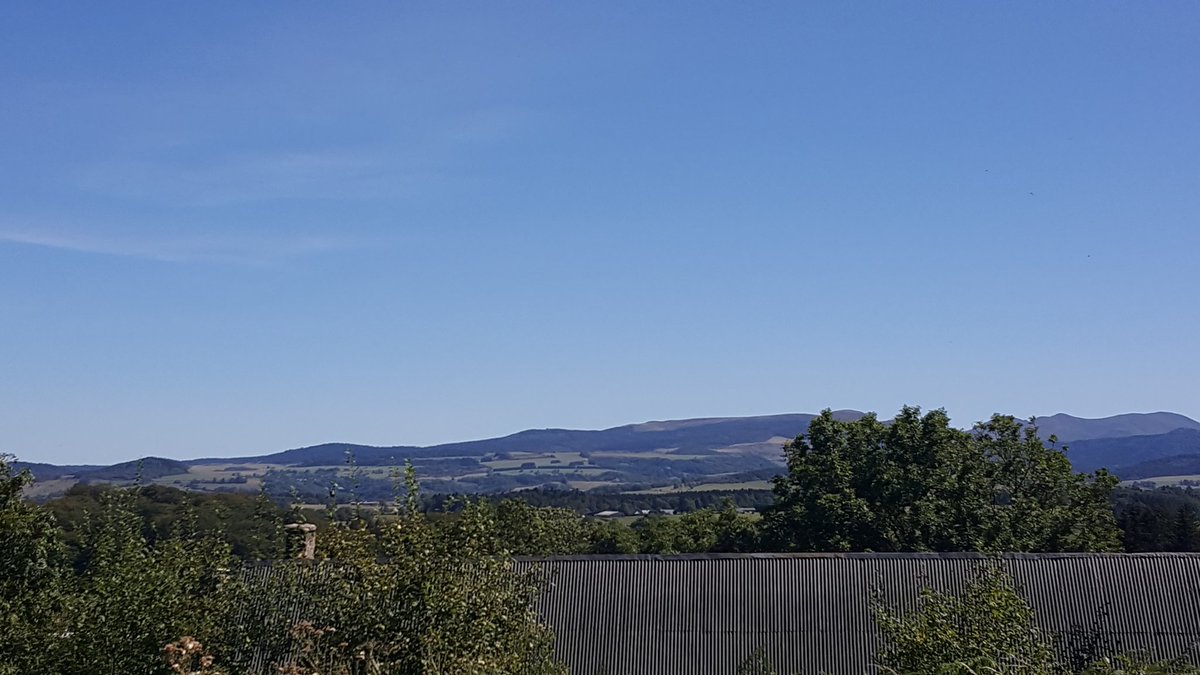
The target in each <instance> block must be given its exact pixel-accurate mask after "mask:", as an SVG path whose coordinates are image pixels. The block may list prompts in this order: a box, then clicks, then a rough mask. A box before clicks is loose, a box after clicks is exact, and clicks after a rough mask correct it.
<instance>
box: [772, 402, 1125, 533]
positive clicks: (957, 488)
mask: <svg viewBox="0 0 1200 675" xmlns="http://www.w3.org/2000/svg"><path fill="white" fill-rule="evenodd" d="M785 452H786V454H787V460H788V473H787V475H786V476H780V477H778V478H776V479H775V496H776V502H775V504H774V505H773V506H772V507H770V508H769V509H767V511H766V513H765V520H764V525H763V526H764V538H765V540H766V542H767V545H768V546H770V547H773V548H774V549H775V550H799V551H1111V550H1117V549H1118V546H1119V542H1118V531H1117V528H1116V525H1115V523H1114V521H1113V515H1112V510H1111V507H1110V506H1109V495H1110V493H1111V492H1112V490H1113V488H1114V487H1115V486H1116V479H1115V478H1113V477H1112V476H1111V475H1109V474H1108V473H1107V472H1105V471H1103V470H1101V471H1098V472H1096V473H1095V474H1091V475H1085V474H1077V473H1073V472H1072V471H1071V466H1070V463H1069V462H1068V461H1067V459H1066V457H1065V456H1064V454H1063V452H1062V451H1060V450H1056V449H1053V448H1047V447H1045V446H1044V445H1043V444H1042V442H1041V440H1040V439H1039V438H1038V436H1037V429H1036V427H1035V426H1034V425H1032V424H1029V425H1027V426H1024V427H1022V425H1021V424H1020V423H1018V422H1017V421H1016V420H1014V419H1013V418H1012V417H1008V416H1002V415H995V416H993V417H992V419H991V420H989V421H988V422H986V423H981V424H979V425H976V427H975V429H974V430H973V431H972V432H963V431H960V430H957V429H954V428H953V427H951V426H950V420H949V417H947V415H946V413H945V411H943V410H935V411H932V412H929V413H926V414H924V415H922V414H921V412H920V410H919V409H918V408H913V407H905V408H903V409H902V410H901V411H900V414H899V415H897V417H896V419H895V420H893V421H892V422H891V423H888V424H885V423H883V422H880V421H879V420H878V419H877V418H876V417H875V415H873V414H870V415H866V416H864V417H862V418H861V419H858V420H855V421H852V422H845V421H839V420H837V419H835V418H834V416H833V414H832V413H831V412H830V411H828V410H826V411H824V412H823V413H822V414H821V415H820V416H819V417H817V418H816V419H814V420H813V421H812V423H811V425H810V426H809V429H808V433H807V435H804V436H800V437H798V438H796V440H794V441H793V442H791V443H790V444H788V445H787V446H786V448H785Z"/></svg>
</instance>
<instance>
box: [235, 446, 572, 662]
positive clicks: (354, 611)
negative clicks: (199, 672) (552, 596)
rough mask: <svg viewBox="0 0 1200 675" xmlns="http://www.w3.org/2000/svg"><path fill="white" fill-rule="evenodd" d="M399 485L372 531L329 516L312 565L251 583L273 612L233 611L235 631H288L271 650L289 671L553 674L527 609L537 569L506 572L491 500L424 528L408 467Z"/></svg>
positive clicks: (544, 641) (281, 568)
mask: <svg viewBox="0 0 1200 675" xmlns="http://www.w3.org/2000/svg"><path fill="white" fill-rule="evenodd" d="M406 483H407V485H406V490H405V493H404V498H403V500H399V499H398V500H397V503H396V505H395V506H396V510H397V511H398V515H397V516H396V517H395V518H394V519H390V520H387V521H381V522H380V526H379V529H378V533H375V532H372V531H371V529H369V528H368V527H366V524H365V523H363V522H361V521H349V522H339V523H336V524H335V525H334V526H332V527H330V528H329V529H327V530H325V531H324V532H323V533H322V534H321V538H320V544H319V545H318V549H317V550H318V554H319V556H320V557H321V558H322V559H323V562H321V563H319V564H316V565H315V566H314V565H312V564H304V563H295V564H293V565H290V566H289V565H277V566H276V567H277V569H275V570H273V571H272V572H273V573H272V575H271V576H270V577H269V578H268V579H267V584H268V587H267V588H266V589H264V590H263V592H265V593H266V594H267V595H269V596H270V597H272V598H273V599H274V600H273V603H272V607H275V608H276V609H275V610H273V611H272V610H268V611H266V612H259V613H257V614H254V613H251V614H247V615H245V616H243V617H240V619H239V620H240V621H241V622H243V623H244V625H243V626H242V627H241V628H240V629H239V630H240V632H244V633H254V634H266V635H274V636H279V635H284V634H287V635H289V640H285V641H282V642H278V643H276V644H275V645H272V646H271V647H272V648H273V654H274V660H275V661H276V663H277V664H278V665H279V666H280V667H281V668H284V669H291V672H312V673H317V672H321V673H327V672H347V673H368V672H386V673H393V674H397V675H401V674H405V673H412V674H414V675H415V674H417V673H445V674H451V673H455V674H457V673H463V674H479V675H484V674H500V673H552V672H558V667H557V666H556V665H555V664H554V663H553V661H552V659H551V656H550V654H551V646H552V639H553V635H552V634H551V633H550V631H549V630H548V629H547V628H546V627H545V626H543V625H542V624H541V623H540V621H539V619H538V617H537V615H536V614H535V612H534V610H533V600H534V598H535V596H536V594H537V592H538V591H539V588H540V583H539V578H538V576H537V573H536V572H527V573H522V572H517V571H514V569H513V567H512V562H511V558H510V555H509V551H508V550H507V549H506V548H505V547H504V546H502V544H501V542H500V539H499V538H498V537H497V526H498V521H497V516H496V513H495V512H494V511H493V509H492V508H491V507H490V506H489V505H487V504H483V503H478V502H473V503H468V504H465V505H463V507H462V508H461V509H459V511H458V512H457V514H456V517H454V518H449V519H445V520H444V522H442V523H441V524H440V525H438V526H435V525H434V523H433V522H431V520H430V519H429V518H428V517H427V516H426V515H425V514H423V513H421V511H420V508H419V495H418V493H417V486H416V481H415V478H413V474H412V470H411V467H410V469H409V472H408V476H407V481H406ZM512 516H513V514H510V515H509V517H512ZM556 520H557V519H556V518H555V517H554V516H550V517H548V518H547V521H548V522H550V523H551V524H552V525H553V524H555V521H556ZM553 530H554V528H553V527H551V528H550V531H553ZM545 533H546V531H545V530H543V534H545ZM546 536H547V537H548V539H547V541H551V542H553V541H554V537H555V536H557V535H555V534H547V535H546ZM535 539H536V538H531V539H530V541H534V540H535ZM534 543H535V544H537V545H542V544H543V543H545V542H536V541H534ZM377 552H380V553H382V556H383V557H382V558H381V557H380V556H379V555H377ZM297 611H298V612H299V616H301V617H302V618H303V620H304V621H305V622H307V623H306V624H301V625H300V628H301V629H302V630H297V624H295V623H294V616H296V614H295V613H296V612H297ZM330 663H336V664H341V665H340V666H338V667H337V668H331V667H330V666H329V664H330ZM322 664H324V665H322ZM355 664H357V665H355ZM338 668H341V669H342V670H338ZM285 672H287V671H286V670H285Z"/></svg>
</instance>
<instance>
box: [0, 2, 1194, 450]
mask: <svg viewBox="0 0 1200 675" xmlns="http://www.w3.org/2000/svg"><path fill="white" fill-rule="evenodd" d="M1198 33H1200V6H1198V5H1196V4H1194V3H1185V2H1163V3H1154V4H1138V5H1115V4H1108V5H1105V4H1099V5H1098V4H1094V3H1083V2H1063V3H1055V4H1053V5H1046V4H1043V3H1035V2H1015V3H1006V4H1003V5H982V4H972V5H955V4H949V3H947V4H920V5H915V4H909V5H903V6H901V5H888V4H885V3H877V4H871V5H859V6H856V7H851V6H841V5H833V4H830V5H824V6H822V5H818V4H807V3H806V4H803V5H771V6H736V7H735V6H731V5H722V4H717V3H699V4H694V5H690V6H689V10H688V11H687V12H686V13H685V12H682V11H679V9H678V7H677V6H676V7H672V6H666V5H662V6H647V5H644V4H639V3H631V2H613V3H604V4H603V5H591V6H589V5H579V4H566V5H556V4H530V5H523V6H519V7H501V6H494V5H483V4H479V5H459V6H443V5H435V4H419V3H417V4H405V5H403V6H400V5H392V4H385V3H367V4H363V5H356V6H354V7H344V6H328V5H318V4H295V3H270V2H267V3H261V4H254V5H245V4H239V3H229V2H224V3H223V2H214V3H206V4H204V5H195V6H189V5H155V4H146V5H141V6H136V7H135V6H123V7H120V8H117V7H111V6H102V5H76V6H66V5H58V4H53V3H36V4H35V3H9V4H8V5H5V6H4V7H0V87H3V91H4V92H5V99H6V100H5V105H4V106H0V147H3V148H4V153H3V155H2V156H0V197H2V198H0V452H9V453H15V454H17V455H19V456H20V457H21V458H22V459H24V460H28V461H37V462H55V463H88V464H108V463H113V462H117V461H123V460H127V459H132V458H135V457H140V456H146V455H158V456H164V457H174V458H187V457H197V456H201V455H210V456H211V455H225V456H230V455H239V454H250V453H261V452H269V451H274V450H282V449H285V448H293V447H299V446H305V445H312V444H315V443H321V442H327V441H340V442H355V443H363V444H372V445H395V444H411V445H432V444H436V443H441V442H451V441H462V440H467V439H472V438H488V437H495V436H502V435H506V434H510V433H513V432H516V431H519V430H522V429H529V428H544V427H565V428H579V429H599V428H605V427H611V426H617V425H622V424H629V423H633V422H638V421H645V420H649V419H680V418H692V417H710V416H742V415H761V414H772V413H780V412H816V411H818V410H820V409H822V408H825V407H832V408H835V409H837V408H854V409H859V410H874V411H876V412H878V413H879V414H880V415H881V416H891V415H892V414H894V413H895V412H896V411H897V410H898V409H899V408H900V406H901V405H904V404H906V403H909V404H915V405H921V406H923V407H926V408H936V407H943V406H944V407H946V408H947V409H948V411H949V412H950V414H951V415H952V417H953V418H954V420H955V423H956V424H964V425H968V424H970V423H971V422H973V421H976V420H980V419H984V418H986V417H987V416H988V415H990V414H991V413H993V412H1003V413H1011V414H1015V415H1019V416H1027V415H1030V414H1043V415H1049V414H1053V413H1057V412H1067V413H1070V414H1073V415H1077V416H1080V417H1104V416H1108V415H1113V414H1119V413H1126V412H1136V411H1144V412H1150V411H1159V410H1163V411H1172V412H1177V413H1180V414H1183V415H1186V416H1189V417H1192V418H1197V417H1200V390H1198V389H1197V387H1196V386H1195V383H1196V382H1197V381H1200V358H1197V357H1196V355H1195V351H1194V349H1195V348H1194V346H1193V344H1194V342H1195V336H1196V335H1197V334H1200V318H1198V316H1200V315H1198V313H1197V312H1195V311H1194V307H1193V305H1194V302H1195V299H1196V298H1197V297H1198V296H1200V274H1198V273H1197V272H1196V263H1195V257H1196V251H1200V228H1197V227H1196V223H1197V222H1200V218H1198V216H1200V189H1197V187H1198V183H1200V89H1198V88H1197V87H1196V86H1195V83H1196V82H1198V81H1200V45H1198V43H1197V42H1196V40H1195V35H1196V34H1198Z"/></svg>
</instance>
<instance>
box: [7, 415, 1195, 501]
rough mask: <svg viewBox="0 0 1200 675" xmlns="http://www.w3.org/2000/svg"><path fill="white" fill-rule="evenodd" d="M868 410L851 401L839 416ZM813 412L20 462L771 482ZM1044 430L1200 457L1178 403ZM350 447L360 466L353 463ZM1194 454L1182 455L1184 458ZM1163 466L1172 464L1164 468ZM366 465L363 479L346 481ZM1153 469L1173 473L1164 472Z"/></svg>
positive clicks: (1110, 458)
mask: <svg viewBox="0 0 1200 675" xmlns="http://www.w3.org/2000/svg"><path fill="white" fill-rule="evenodd" d="M862 414H863V413H861V412H858V411H854V410H842V411H838V412H836V413H835V416H836V417H838V418H840V419H845V420H851V419H856V418H858V417H860V416H862ZM813 417H814V415H811V414H803V413H797V414H784V415H765V416H758V417H713V418H695V419H683V420H662V421H651V422H642V423H638V424H627V425H623V426H618V427H612V428H610V429H601V430H579V429H530V430H526V431H521V432H518V433H515V434H511V435H508V436H503V437H500V438H490V439H480V440H473V441H465V442H459V443H445V444H441V445H434V446H428V447H415V446H403V445H397V446H386V447H381V446H370V445H360V444H352V443H324V444H320V445H313V446H308V447H302V448H293V449H290V450H284V451H282V452H274V453H268V454H261V455H254V456H248V457H235V458H215V457H210V458H204V459H195V460H185V461H181V460H173V459H164V458H158V457H150V458H145V459H143V460H141V461H140V464H139V462H136V461H135V462H123V463H121V464H116V465H113V466H110V467H93V466H71V467H57V466H54V465H50V464H20V465H19V468H28V469H30V470H31V472H32V473H33V474H34V476H35V477H37V478H38V479H39V481H43V482H47V481H50V482H53V483H54V484H53V485H44V492H45V493H50V492H53V491H58V490H64V489H66V487H69V486H70V485H72V484H74V482H106V481H107V482H128V481H131V480H133V479H135V478H136V477H137V474H138V471H139V466H140V471H141V476H142V478H143V479H144V480H147V481H153V482H158V483H162V484H166V485H173V486H176V487H185V488H189V489H197V490H217V491H229V490H233V491H237V490H257V489H260V488H263V487H265V488H266V489H267V490H268V491H270V492H272V493H274V494H284V495H286V494H287V493H288V492H289V491H292V490H297V491H299V493H300V494H301V496H302V497H303V498H305V499H311V500H315V501H322V500H323V499H324V498H325V496H327V495H328V492H329V490H330V489H335V490H345V489H346V488H343V487H332V488H331V486H338V485H345V484H348V483H351V482H353V483H356V484H357V485H359V486H360V490H361V492H360V493H359V494H360V495H361V494H365V495H370V497H369V498H370V499H382V498H386V495H387V494H388V493H389V491H390V489H391V487H390V486H391V479H390V478H389V472H390V468H391V467H395V466H397V465H400V464H402V463H403V462H404V461H406V460H407V461H411V462H413V464H414V465H415V466H416V468H417V471H418V474H419V475H420V476H421V478H422V483H423V484H424V485H425V486H426V489H427V490H429V491H433V492H501V491H507V490H513V489H523V488H528V487H539V486H540V487H547V486H548V487H559V488H577V489H585V490H586V489H609V490H636V489H650V488H654V489H690V488H691V487H694V486H697V485H708V484H721V483H738V482H753V481H761V480H762V479H765V478H769V477H770V476H771V475H773V474H774V473H776V472H778V471H779V470H781V469H782V468H783V466H784V457H783V453H782V451H781V449H782V447H783V445H784V443H786V442H787V441H789V440H791V439H792V438H795V437H796V436H797V435H799V434H801V433H804V431H805V430H806V429H807V428H808V424H809V422H810V421H811V420H812V419H813ZM1037 423H1038V425H1039V430H1040V433H1041V435H1042V437H1043V438H1047V437H1049V436H1050V435H1051V434H1053V435H1055V436H1057V437H1058V439H1059V441H1060V443H1066V444H1069V450H1068V457H1069V458H1070V459H1071V461H1072V463H1073V464H1074V465H1075V467H1076V469H1077V470H1085V471H1090V470H1092V469H1095V468H1098V467H1101V466H1106V467H1109V468H1112V469H1114V470H1115V473H1117V474H1118V475H1123V474H1125V473H1128V474H1130V475H1131V476H1132V475H1134V474H1135V473H1136V474H1138V475H1149V474H1146V473H1145V471H1149V470H1151V468H1152V467H1149V466H1147V467H1143V468H1139V469H1132V468H1131V467H1135V466H1136V465H1138V464H1139V463H1145V462H1154V461H1160V460H1164V459H1165V458H1176V459H1174V460H1172V461H1173V464H1170V465H1169V466H1192V464H1190V461H1191V460H1189V459H1186V458H1188V457H1191V456H1192V455H1195V456H1196V457H1197V459H1198V461H1200V422H1196V421H1195V420H1192V419H1190V418H1187V417H1184V416H1182V415H1178V414H1175V413H1166V412H1157V413H1130V414H1125V415H1116V416H1113V417H1107V418H1099V419H1086V418H1080V417H1074V416H1071V415H1066V414H1057V415H1050V416H1048V417H1041V418H1038V419H1037ZM348 453H349V454H351V455H352V456H353V459H354V464H355V465H356V466H357V467H358V468H357V469H351V468H349V467H348V466H347V462H346V459H347V454H348ZM1180 457H1182V458H1184V459H1178V458H1180ZM1153 468H1154V469H1160V468H1167V465H1164V466H1162V467H1153ZM352 472H357V475H356V478H355V480H354V481H348V480H346V479H347V478H348V477H349V474H350V473H352ZM1154 475H1163V474H1162V473H1156V474H1154Z"/></svg>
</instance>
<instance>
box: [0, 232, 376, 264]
mask: <svg viewBox="0 0 1200 675" xmlns="http://www.w3.org/2000/svg"><path fill="white" fill-rule="evenodd" d="M360 243H361V242H359V241H357V240H355V239H353V238H349V237H333V236H325V235H312V234H296V235H286V234H280V235H229V234H189V235H179V236H164V235H149V234H144V235H143V234H139V235H113V234H85V233H79V232H67V231H54V232H50V231H35V230H16V229H10V230H0V245H3V244H9V245H21V246H36V247H41V248H49V249H58V250H62V251H72V252H76V253H92V254H97V255H110V256H122V257H129V258H141V259H145V260H157V261H161V262H226V263H246V264H259V263H268V262H272V261H277V260H281V259H286V258H293V257H298V256H305V255H315V254H319V253H325V252H329V251H334V250H339V249H346V248H351V247H354V246H357V245H359V244H360Z"/></svg>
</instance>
